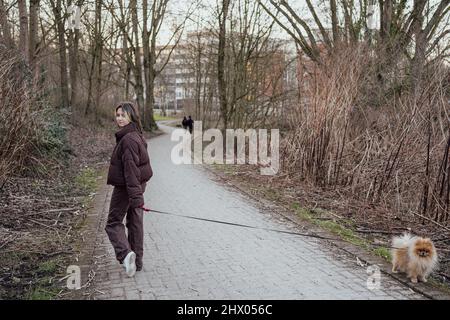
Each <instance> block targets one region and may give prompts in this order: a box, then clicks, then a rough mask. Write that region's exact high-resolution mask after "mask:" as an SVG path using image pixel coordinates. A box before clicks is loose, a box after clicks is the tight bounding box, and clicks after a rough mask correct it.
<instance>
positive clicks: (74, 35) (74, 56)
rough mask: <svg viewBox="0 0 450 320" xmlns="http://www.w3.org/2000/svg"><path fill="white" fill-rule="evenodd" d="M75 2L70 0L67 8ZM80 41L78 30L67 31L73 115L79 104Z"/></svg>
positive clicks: (80, 2)
mask: <svg viewBox="0 0 450 320" xmlns="http://www.w3.org/2000/svg"><path fill="white" fill-rule="evenodd" d="M74 2H75V1H73V0H70V1H69V3H68V4H69V6H70V5H71V4H72V3H74ZM82 4H83V0H79V1H76V5H77V6H81V5H82ZM79 41H80V30H79V29H73V30H69V53H70V56H69V60H70V61H69V63H70V85H71V92H70V105H71V107H72V111H73V114H75V111H76V110H77V109H78V104H79V94H80V92H79V83H78V63H79V59H78V47H79Z"/></svg>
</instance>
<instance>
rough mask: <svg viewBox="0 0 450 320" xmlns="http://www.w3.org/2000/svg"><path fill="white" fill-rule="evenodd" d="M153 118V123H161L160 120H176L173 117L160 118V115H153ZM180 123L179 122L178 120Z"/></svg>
mask: <svg viewBox="0 0 450 320" xmlns="http://www.w3.org/2000/svg"><path fill="white" fill-rule="evenodd" d="M153 118H154V119H155V121H161V120H177V118H174V117H168V116H162V115H160V114H156V113H155V114H154V115H153ZM180 121H181V120H180Z"/></svg>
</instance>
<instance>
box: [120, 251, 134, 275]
mask: <svg viewBox="0 0 450 320" xmlns="http://www.w3.org/2000/svg"><path fill="white" fill-rule="evenodd" d="M135 261H136V254H135V253H134V252H133V251H130V252H129V253H128V254H127V256H126V257H125V259H123V266H124V268H125V272H126V274H127V276H129V277H132V276H134V274H135V273H136V264H135Z"/></svg>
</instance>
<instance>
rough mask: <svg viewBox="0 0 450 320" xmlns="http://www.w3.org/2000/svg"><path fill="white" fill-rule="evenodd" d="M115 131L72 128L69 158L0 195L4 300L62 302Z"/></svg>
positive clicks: (17, 180)
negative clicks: (69, 268) (82, 231)
mask: <svg viewBox="0 0 450 320" xmlns="http://www.w3.org/2000/svg"><path fill="white" fill-rule="evenodd" d="M114 130H115V128H114V127H113V126H111V127H109V126H107V127H106V128H101V129H97V130H95V131H94V130H92V129H87V128H86V127H81V126H72V127H70V128H69V131H68V136H69V145H70V149H71V151H70V156H69V158H68V159H67V160H66V161H62V162H61V163H58V164H55V166H54V168H51V169H49V172H48V173H47V174H46V175H45V176H44V175H34V174H33V172H30V173H28V175H26V176H21V177H12V178H11V179H9V180H8V181H7V183H6V184H5V185H4V186H3V188H2V190H1V191H0V217H1V219H0V261H1V262H0V299H57V298H58V294H59V293H60V292H62V290H61V286H62V285H64V284H65V281H63V280H60V279H61V278H62V277H64V276H65V275H66V268H67V265H68V264H67V261H70V260H72V261H73V259H74V257H76V255H77V253H78V243H79V241H80V237H81V235H80V233H79V230H80V228H81V227H82V225H83V221H84V217H85V214H86V210H87V208H88V206H89V203H90V200H91V199H92V197H93V196H94V194H95V190H96V183H97V168H98V167H100V166H101V165H102V164H104V163H105V161H108V157H109V156H110V153H111V151H112V148H113V147H114V143H115V141H114V136H113V134H114Z"/></svg>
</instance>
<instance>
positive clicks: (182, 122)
mask: <svg viewBox="0 0 450 320" xmlns="http://www.w3.org/2000/svg"><path fill="white" fill-rule="evenodd" d="M181 124H182V125H183V129H184V130H186V128H187V126H188V119H186V116H185V117H184V118H183V121H181Z"/></svg>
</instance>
